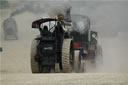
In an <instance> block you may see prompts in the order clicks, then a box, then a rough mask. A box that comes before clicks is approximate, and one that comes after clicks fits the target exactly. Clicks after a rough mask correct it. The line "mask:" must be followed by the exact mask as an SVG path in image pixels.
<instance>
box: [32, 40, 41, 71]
mask: <svg viewBox="0 0 128 85" xmlns="http://www.w3.org/2000/svg"><path fill="white" fill-rule="evenodd" d="M37 45H38V43H37V40H33V41H32V45H31V70H32V73H39V66H38V62H36V61H35V55H36V52H37V48H36V46H37Z"/></svg>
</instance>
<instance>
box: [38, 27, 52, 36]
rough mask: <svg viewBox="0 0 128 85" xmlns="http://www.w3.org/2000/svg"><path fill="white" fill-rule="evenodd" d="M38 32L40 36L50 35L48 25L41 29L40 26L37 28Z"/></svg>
mask: <svg viewBox="0 0 128 85" xmlns="http://www.w3.org/2000/svg"><path fill="white" fill-rule="evenodd" d="M39 30H40V33H41V35H42V36H50V35H51V32H49V31H48V27H47V26H44V28H43V30H42V29H41V28H39Z"/></svg>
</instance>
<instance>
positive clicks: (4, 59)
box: [0, 1, 128, 73]
mask: <svg viewBox="0 0 128 85" xmlns="http://www.w3.org/2000/svg"><path fill="white" fill-rule="evenodd" d="M51 3H52V2H51ZM54 3H55V2H54ZM70 3H71V6H72V14H73V13H76V14H79V13H80V14H84V15H86V16H89V17H90V18H91V23H92V24H91V25H92V26H91V29H93V30H96V31H98V33H99V35H100V36H99V41H98V42H99V45H101V46H102V49H103V63H100V62H99V60H98V59H97V62H96V66H95V65H91V64H87V69H86V70H87V72H128V66H127V64H128V62H127V60H128V55H127V51H128V45H127V43H128V38H127V37H128V30H127V27H128V26H127V24H126V22H127V20H128V19H125V17H127V15H126V14H124V12H125V13H128V12H127V11H126V10H125V9H126V8H127V6H128V5H127V4H128V3H126V2H106V3H105V2H88V1H87V2H84V3H85V5H84V4H83V5H80V3H81V2H80V3H78V4H77V2H70ZM47 4H48V3H47ZM99 4H100V5H99ZM23 6H26V5H23ZM41 6H45V5H43V4H42V5H41ZM47 6H49V5H47ZM29 8H31V6H30V7H29V6H28V9H29ZM51 8H52V6H51ZM78 8H80V10H79V9H78ZM39 9H40V8H39ZM47 9H48V8H46V9H45V10H44V9H41V13H39V14H38V13H37V14H36V13H35V11H25V12H23V10H26V9H25V8H23V9H22V10H21V9H19V10H20V12H19V13H18V12H17V11H15V12H11V13H10V14H8V15H11V16H13V18H14V19H15V20H16V22H17V26H18V27H17V28H18V36H19V39H18V40H4V38H3V35H4V32H3V31H1V32H2V35H1V38H2V39H1V43H2V47H3V52H2V53H1V55H2V56H1V69H0V72H1V73H30V72H31V68H30V48H31V42H32V40H33V39H34V38H35V37H36V35H38V34H39V31H38V29H32V28H31V24H32V22H33V21H34V20H37V19H39V18H41V17H46V16H54V14H51V13H52V12H51V11H49V12H48V13H45V14H42V13H43V11H46V10H47ZM8 10H9V11H12V10H11V9H8ZM29 10H31V9H29ZM36 11H37V10H36ZM76 11H77V12H76ZM78 11H79V12H78ZM1 12H4V13H6V12H5V11H4V9H1ZM49 13H50V14H51V15H50V14H49ZM56 13H58V12H56ZM56 13H55V14H56ZM47 14H48V15H47ZM15 15H16V16H15ZM113 16H114V17H113ZM0 17H8V16H6V15H1V16H0ZM2 22H3V21H2ZM2 22H0V25H1V26H2ZM1 30H3V28H2V27H1Z"/></svg>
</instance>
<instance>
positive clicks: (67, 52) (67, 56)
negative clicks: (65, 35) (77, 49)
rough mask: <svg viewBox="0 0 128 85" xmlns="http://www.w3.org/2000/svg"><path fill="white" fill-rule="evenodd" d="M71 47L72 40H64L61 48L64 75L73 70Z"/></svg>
mask: <svg viewBox="0 0 128 85" xmlns="http://www.w3.org/2000/svg"><path fill="white" fill-rule="evenodd" d="M71 47H72V39H64V41H63V46H62V71H63V72H64V73H70V72H72V69H73V65H72V64H73V56H74V54H73V51H74V50H73V51H72V49H71Z"/></svg>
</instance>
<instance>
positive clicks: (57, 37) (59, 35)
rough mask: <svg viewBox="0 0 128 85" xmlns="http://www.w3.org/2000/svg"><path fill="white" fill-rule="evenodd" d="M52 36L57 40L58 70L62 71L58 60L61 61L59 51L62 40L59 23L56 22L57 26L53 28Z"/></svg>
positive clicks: (62, 33) (62, 34)
mask: <svg viewBox="0 0 128 85" xmlns="http://www.w3.org/2000/svg"><path fill="white" fill-rule="evenodd" d="M53 34H54V35H55V36H56V39H57V62H58V63H60V69H62V62H61V61H60V60H61V51H62V45H63V39H64V30H63V28H62V26H61V23H60V22H57V26H56V27H55V30H54V32H53Z"/></svg>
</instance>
